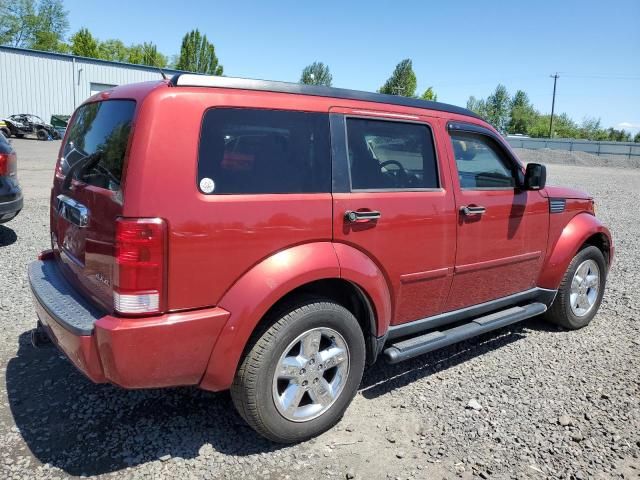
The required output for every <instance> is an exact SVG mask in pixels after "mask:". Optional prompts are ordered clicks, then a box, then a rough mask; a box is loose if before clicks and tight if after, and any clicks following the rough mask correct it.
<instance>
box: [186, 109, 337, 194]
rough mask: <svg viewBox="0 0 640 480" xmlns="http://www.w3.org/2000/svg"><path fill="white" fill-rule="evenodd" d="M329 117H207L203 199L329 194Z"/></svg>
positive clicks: (222, 113)
mask: <svg viewBox="0 0 640 480" xmlns="http://www.w3.org/2000/svg"><path fill="white" fill-rule="evenodd" d="M329 147H330V145H329V117H328V115H327V114H321V113H309V112H291V111H280V110H257V109H244V108H243V109H239V108H213V109H210V110H208V111H207V112H206V113H205V115H204V121H203V123H202V133H201V138H200V151H199V161H198V186H199V188H200V191H201V192H202V193H205V194H234V193H235V194H244V193H320V192H329V191H330V189H331V159H330V148H329Z"/></svg>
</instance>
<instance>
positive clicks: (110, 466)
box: [0, 140, 640, 479]
mask: <svg viewBox="0 0 640 480" xmlns="http://www.w3.org/2000/svg"><path fill="white" fill-rule="evenodd" d="M14 146H15V148H16V150H17V151H18V155H19V166H20V173H19V175H20V180H21V182H22V184H23V187H24V191H25V197H26V207H25V209H24V211H23V212H22V213H21V214H20V216H19V217H18V218H17V219H16V220H14V221H12V222H10V223H8V224H6V225H5V226H0V272H2V280H1V290H0V291H1V294H0V328H1V330H0V377H1V378H0V380H1V381H0V385H1V387H0V479H31V478H44V479H49V478H67V477H72V476H83V475H84V476H92V477H94V476H95V477H97V478H113V477H118V478H173V477H175V478H180V479H190V478H197V479H200V478H234V479H236V478H269V479H286V478H289V479H297V478H308V479H314V478H354V477H355V478H362V479H368V478H403V479H404V478H421V479H422V478H429V479H443V478H446V479H449V478H465V479H471V478H496V479H503V478H504V479H511V478H513V479H520V478H566V479H569V478H574V479H588V478H594V479H605V478H635V479H637V478H640V475H639V473H640V460H639V459H638V457H639V455H640V406H639V403H640V373H639V372H640V371H639V367H640V323H639V320H638V317H639V314H640V303H639V302H638V300H637V298H636V299H633V298H632V286H633V285H638V283H639V282H640V273H639V272H640V240H639V235H638V234H639V233H640V230H639V228H638V216H637V211H638V205H639V204H640V188H639V187H640V170H633V169H626V170H623V169H613V168H589V167H580V166H563V165H555V164H554V165H551V166H550V168H549V173H550V182H551V183H556V184H566V185H570V186H575V187H579V188H583V189H586V190H588V191H590V192H592V193H593V194H594V195H595V196H596V198H597V201H598V203H597V207H598V215H599V216H600V217H601V218H602V219H603V220H604V222H605V223H606V224H608V225H609V226H610V227H611V229H612V231H613V232H614V235H615V242H616V248H617V250H616V259H615V264H614V265H615V266H614V268H613V270H612V271H611V276H610V279H609V285H608V289H607V293H606V295H605V298H604V302H603V304H602V307H601V309H600V313H599V314H598V316H597V317H596V318H595V320H594V322H593V323H592V324H591V325H590V326H589V327H588V328H585V329H583V330H581V331H578V332H566V331H562V330H559V329H556V328H554V327H551V326H549V325H546V324H545V323H543V322H541V321H540V320H538V319H533V320H532V321H528V322H525V323H523V324H520V325H517V326H514V327H511V328H508V329H504V330H501V331H498V332H497V333H496V332H494V333H492V334H488V335H485V336H483V337H480V338H478V339H476V340H473V341H469V342H465V343H462V344H459V345H456V346H453V347H450V348H447V349H444V350H441V351H438V352H435V353H433V354H428V355H425V356H423V357H421V358H418V359H414V360H412V361H408V362H405V363H402V364H398V365H394V366H389V365H386V364H384V363H382V362H378V364H376V365H375V366H374V367H372V368H371V369H370V370H368V372H366V374H365V377H364V380H363V382H362V386H361V390H360V391H359V393H358V395H357V397H356V399H355V400H354V402H353V404H352V405H351V407H350V408H349V410H348V411H347V414H346V416H345V418H344V419H343V421H342V422H341V423H340V424H339V425H338V426H337V427H336V428H334V429H333V430H331V431H330V432H327V433H326V434H324V435H322V436H321V437H319V438H317V439H314V440H311V441H309V442H306V443H303V444H300V445H296V446H289V447H281V446H278V445H274V444H270V443H269V442H267V441H265V440H263V439H261V438H259V437H258V436H257V435H256V434H254V433H253V431H252V430H251V429H249V428H248V427H246V426H245V425H244V424H243V422H242V421H241V419H240V418H239V416H238V415H237V414H236V413H235V411H234V410H233V407H232V404H231V401H230V398H229V395H228V394H227V393H216V394H214V393H208V392H202V391H198V390H196V389H193V388H176V389H170V390H148V391H125V390H121V389H119V388H116V387H112V386H109V385H93V384H91V383H90V382H89V381H88V380H86V379H85V378H84V377H83V376H82V375H81V374H80V373H78V372H77V371H76V370H75V369H74V367H72V366H71V365H70V363H69V362H68V361H67V360H66V358H64V357H63V356H61V355H60V354H58V353H57V351H56V350H55V349H54V348H52V347H49V348H43V349H39V350H36V349H34V348H32V347H31V346H30V344H29V339H28V331H29V330H30V329H31V328H32V327H33V326H34V324H35V320H36V318H35V312H34V309H33V307H32V305H31V299H30V295H29V287H28V284H27V279H26V272H25V267H26V264H27V262H29V261H31V260H32V259H33V258H35V256H36V255H37V253H38V252H39V251H40V250H41V249H43V248H46V247H47V245H48V213H47V204H48V194H49V192H48V190H49V185H50V182H51V175H52V165H53V161H54V157H55V152H56V149H57V147H58V142H46V143H45V142H37V141H27V140H23V141H14Z"/></svg>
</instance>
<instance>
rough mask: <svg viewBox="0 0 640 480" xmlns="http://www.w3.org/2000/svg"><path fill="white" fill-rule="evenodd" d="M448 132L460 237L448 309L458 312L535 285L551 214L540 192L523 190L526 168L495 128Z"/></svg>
mask: <svg viewBox="0 0 640 480" xmlns="http://www.w3.org/2000/svg"><path fill="white" fill-rule="evenodd" d="M448 130H449V135H450V139H449V142H447V143H448V145H447V149H448V151H449V156H450V159H451V160H452V161H451V162H450V168H451V169H452V177H453V178H454V192H455V199H456V208H457V210H458V221H457V230H458V236H457V251H456V260H455V271H454V278H453V283H452V286H451V291H450V293H449V299H448V301H447V306H446V310H456V309H458V308H463V307H468V306H471V305H476V304H479V303H484V302H487V301H490V300H494V299H497V298H500V297H505V296H508V295H511V294H514V293H518V292H522V291H525V290H528V289H530V288H532V287H534V286H535V284H536V280H537V277H538V274H539V272H540V268H541V266H542V261H543V258H544V254H545V251H546V245H547V232H548V222H549V218H548V215H549V214H548V207H547V202H546V199H545V198H544V197H543V196H542V195H541V194H540V192H538V191H526V190H523V189H521V188H519V185H520V184H521V182H522V167H521V166H520V165H519V164H518V162H517V161H516V160H515V159H514V158H513V156H512V155H511V153H510V152H509V151H508V150H507V149H506V148H505V147H504V145H503V144H502V142H501V141H500V140H499V139H498V138H497V136H495V134H493V132H491V131H489V130H486V132H484V133H483V129H482V128H479V127H468V128H466V127H465V125H464V124H450V125H449V129H448Z"/></svg>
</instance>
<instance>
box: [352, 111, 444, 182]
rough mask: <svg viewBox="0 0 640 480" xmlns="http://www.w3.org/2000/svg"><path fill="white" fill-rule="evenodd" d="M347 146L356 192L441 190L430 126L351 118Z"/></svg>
mask: <svg viewBox="0 0 640 480" xmlns="http://www.w3.org/2000/svg"><path fill="white" fill-rule="evenodd" d="M347 143H348V151H349V167H350V169H351V188H352V189H353V190H377V189H391V190H410V189H423V188H437V187H438V184H439V183H438V172H437V167H436V156H435V150H434V147H433V137H432V135H431V130H430V128H429V127H428V126H427V125H422V124H417V123H402V122H390V121H384V120H368V119H362V118H348V119H347Z"/></svg>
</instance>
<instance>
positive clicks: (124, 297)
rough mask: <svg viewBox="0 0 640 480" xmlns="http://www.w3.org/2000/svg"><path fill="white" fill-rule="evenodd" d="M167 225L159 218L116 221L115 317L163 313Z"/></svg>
mask: <svg viewBox="0 0 640 480" xmlns="http://www.w3.org/2000/svg"><path fill="white" fill-rule="evenodd" d="M165 259H166V224H165V222H164V220H162V219H160V218H118V219H117V220H116V242H115V272H114V276H113V305H114V308H115V310H116V311H117V312H118V313H122V314H129V315H145V314H149V313H159V312H162V311H163V310H164V303H165V288H166V287H165Z"/></svg>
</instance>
